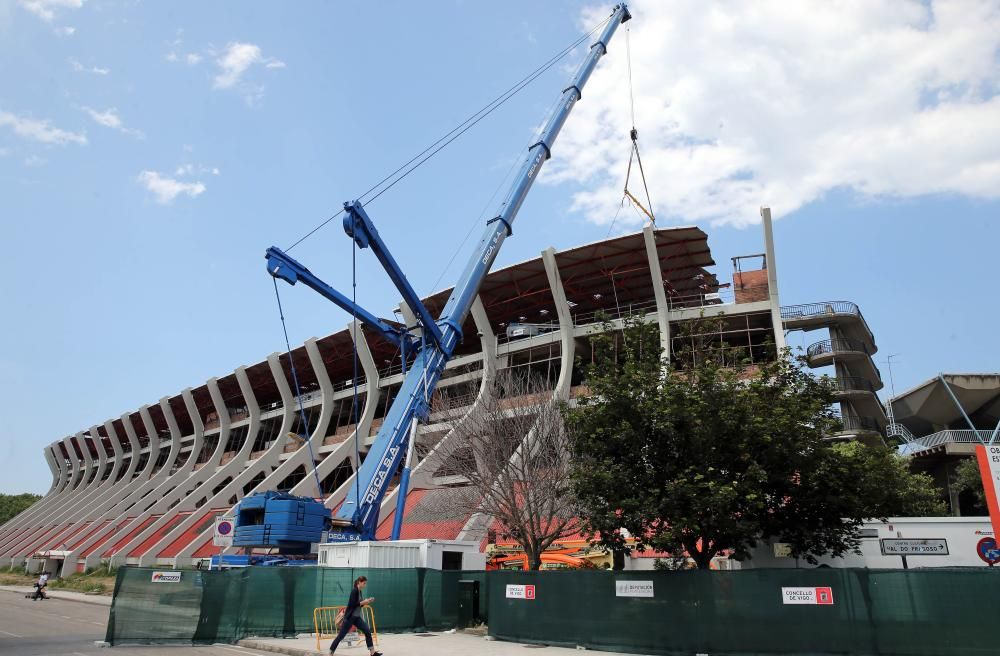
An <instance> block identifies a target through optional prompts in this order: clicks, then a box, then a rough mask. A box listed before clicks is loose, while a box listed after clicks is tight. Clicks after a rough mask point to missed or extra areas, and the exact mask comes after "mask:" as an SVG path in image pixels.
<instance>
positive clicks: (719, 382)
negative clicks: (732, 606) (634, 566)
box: [566, 319, 940, 568]
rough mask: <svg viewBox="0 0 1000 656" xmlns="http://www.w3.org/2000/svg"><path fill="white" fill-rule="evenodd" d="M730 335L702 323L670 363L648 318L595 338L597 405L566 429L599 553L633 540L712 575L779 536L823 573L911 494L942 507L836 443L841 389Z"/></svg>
mask: <svg viewBox="0 0 1000 656" xmlns="http://www.w3.org/2000/svg"><path fill="white" fill-rule="evenodd" d="M721 335H722V330H721V327H720V326H719V325H717V322H714V321H710V320H699V321H695V322H692V323H691V324H689V325H688V326H687V327H686V329H685V330H684V332H683V334H681V335H680V336H679V338H678V339H675V342H674V343H675V344H676V345H679V346H680V348H677V349H676V353H675V360H674V361H673V362H672V363H666V362H663V361H662V360H661V349H660V345H659V334H658V331H657V328H656V326H654V325H649V324H645V323H643V322H642V321H641V320H638V319H630V320H627V321H626V322H625V325H624V328H623V330H621V331H617V332H616V331H611V330H608V331H607V332H604V333H601V334H598V335H596V336H595V337H594V338H593V347H594V350H593V352H594V361H593V362H592V363H591V364H590V365H589V366H587V367H586V370H585V371H586V373H585V379H586V385H587V386H588V387H589V389H590V396H588V397H587V398H584V399H581V401H580V403H579V404H578V406H577V407H576V408H571V409H567V410H566V418H567V425H568V427H569V428H570V448H571V454H572V465H573V467H572V479H573V487H574V492H575V495H576V497H577V499H578V502H579V503H580V504H581V507H582V514H583V517H584V519H585V521H586V522H587V526H588V529H589V530H590V531H591V532H592V533H593V534H594V535H595V536H596V537H597V539H598V541H599V542H600V543H602V544H604V545H606V546H609V547H611V548H613V549H619V550H620V549H624V548H625V546H624V541H625V537H624V536H625V533H623V531H621V530H620V529H625V530H626V532H627V534H630V535H631V536H632V537H634V538H635V539H636V540H637V546H638V548H640V549H645V548H654V549H657V550H662V551H667V552H669V553H672V554H680V553H682V552H687V554H688V555H689V556H690V557H691V558H692V559H693V560H694V561H695V563H696V564H697V565H698V567H699V568H708V566H709V563H710V562H711V559H712V558H713V557H714V556H716V555H718V554H722V553H726V552H731V553H733V555H734V556H735V557H737V558H745V557H748V556H749V552H750V550H751V549H752V548H753V547H754V546H756V544H757V543H758V542H759V541H761V540H764V539H768V538H772V537H773V538H778V539H780V540H781V541H783V542H787V543H789V544H790V545H791V548H792V553H793V555H794V556H796V557H803V558H805V559H806V560H807V561H809V562H815V556H817V555H821V554H831V555H834V556H839V555H842V554H844V553H846V552H848V551H850V550H855V549H857V546H858V537H857V528H858V527H859V525H860V524H861V523H862V522H863V521H864V520H865V519H868V518H873V517H887V516H890V515H894V514H896V513H897V511H900V512H901V511H903V510H904V509H905V508H906V506H907V504H908V503H911V502H909V501H906V500H905V499H904V498H903V497H904V495H905V494H907V493H912V491H913V488H917V489H919V490H920V494H919V495H917V498H918V499H919V503H921V504H926V508H925V509H931V508H932V507H933V504H932V503H931V499H932V498H933V497H935V494H934V493H927V492H926V489H925V488H929V489H931V490H933V487H932V486H930V485H929V481H927V480H924V479H916V480H914V479H911V478H910V477H909V476H908V470H907V469H906V466H905V463H904V462H897V461H895V460H894V458H895V456H894V455H893V454H892V453H891V452H890V451H889V450H888V449H873V450H872V451H871V452H867V451H864V450H863V447H862V446H861V445H845V446H836V447H835V446H834V445H833V443H831V442H830V441H829V440H828V439H827V438H828V436H829V435H830V434H832V433H834V432H835V430H836V429H837V428H838V427H839V423H838V422H839V420H838V419H837V417H836V416H835V415H834V414H833V411H832V410H831V407H832V403H833V400H834V387H833V382H832V381H831V380H830V379H828V378H825V377H822V378H818V377H815V376H813V375H812V374H810V373H809V372H808V371H806V370H805V369H804V367H803V365H802V363H801V362H799V361H798V360H796V359H794V358H792V357H790V355H789V354H788V353H787V352H785V353H782V354H780V357H777V358H775V359H773V361H769V362H763V363H761V362H755V363H750V362H748V361H747V360H746V359H745V357H744V354H743V353H742V351H741V350H740V349H734V348H730V347H727V345H726V344H725V342H724V341H723V340H722V339H721ZM885 477H888V479H889V481H890V482H891V483H893V484H896V485H897V487H891V486H889V485H884V484H883V483H884V482H885V481H886V479H885ZM937 496H940V494H937ZM913 503H916V502H913Z"/></svg>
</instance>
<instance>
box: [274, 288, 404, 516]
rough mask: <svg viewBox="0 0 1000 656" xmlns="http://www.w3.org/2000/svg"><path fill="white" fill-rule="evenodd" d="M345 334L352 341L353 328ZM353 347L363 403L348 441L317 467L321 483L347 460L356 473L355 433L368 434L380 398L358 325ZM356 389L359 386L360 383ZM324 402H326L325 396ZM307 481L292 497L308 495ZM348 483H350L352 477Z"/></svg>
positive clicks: (371, 360) (333, 495) (369, 354)
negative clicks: (356, 355)
mask: <svg viewBox="0 0 1000 656" xmlns="http://www.w3.org/2000/svg"><path fill="white" fill-rule="evenodd" d="M401 307H405V304H403V305H401ZM347 331H348V334H349V335H351V338H352V339H354V338H355V333H354V330H353V328H352V324H347ZM355 347H356V348H357V351H358V362H359V363H360V364H361V370H362V371H363V372H364V377H365V378H364V381H365V382H364V387H365V404H364V406H363V407H362V409H361V416H360V417H359V418H358V425H357V426H356V427H355V430H354V431H353V432H352V433H351V434H350V435H348V436H347V439H345V440H344V441H343V442H341V443H339V444H337V445H336V446H335V447H334V449H333V450H332V451H330V452H329V453H327V454H326V455H325V457H323V460H322V461H321V462H320V463H319V465H317V470H318V472H319V477H320V480H322V479H324V478H326V477H327V476H328V475H329V474H330V472H332V471H333V470H334V469H336V468H337V467H338V466H340V463H342V462H344V460H345V459H350V461H351V466H352V467H353V469H354V470H355V471H356V470H357V468H358V462H357V459H356V458H355V451H354V436H355V434H358V435H368V434H369V433H370V432H371V426H372V420H373V419H374V417H375V410H376V408H377V407H378V399H379V397H380V390H379V374H378V366H377V365H376V363H375V358H374V357H373V356H372V352H371V349H370V348H369V347H368V341H367V339H366V338H365V333H364V329H363V327H362V326H361V324H360V323H359V324H358V325H357V341H356V342H355ZM323 369H324V372H325V371H326V367H325V365H324V366H323ZM327 375H328V374H327ZM358 386H359V387H361V383H360V381H359V385H358ZM331 390H332V388H331ZM324 403H326V399H325V397H324ZM337 403H338V402H337V401H334V400H333V395H332V394H331V396H330V407H331V412H332V410H333V408H334V407H336V404H337ZM327 426H328V429H327V431H326V432H324V438H323V439H325V435H326V433H329V424H328V425H327ZM322 443H323V440H322V439H320V440H319V441H318V444H319V445H320V447H317V448H321V447H322ZM310 478H311V477H307V478H306V479H304V480H302V481H300V482H299V483H298V484H297V485H296V486H295V487H294V488H292V494H308V493H309V490H310V489H311V487H315V483H313V484H312V485H311V486H310ZM350 480H353V476H352V477H351V479H350ZM341 488H343V490H344V492H343V494H342V495H341V496H340V497H339V498H337V494H338V493H339V492H340V491H341V490H340V489H339V488H338V489H337V490H332V491H331V495H330V497H327V498H325V499H324V502H325V503H326V505H327V506H330V505H331V504H330V501H329V499H330V498H337V500H336V501H334V502H333V503H334V504H336V503H339V502H340V500H341V499H342V498H343V497H344V496H346V490H347V489H349V487H344V485H342V486H341Z"/></svg>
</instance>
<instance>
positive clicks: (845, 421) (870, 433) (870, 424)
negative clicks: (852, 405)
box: [832, 416, 885, 445]
mask: <svg viewBox="0 0 1000 656" xmlns="http://www.w3.org/2000/svg"><path fill="white" fill-rule="evenodd" d="M837 419H838V420H839V421H840V423H841V425H842V426H843V428H842V429H841V430H839V431H837V432H836V433H834V434H833V436H832V439H843V438H846V437H855V438H856V439H857V440H858V441H860V442H864V443H865V444H869V445H875V444H879V445H884V444H885V441H884V440H883V439H882V436H883V433H882V426H881V424H880V423H879V421H878V420H877V419H875V418H874V417H855V416H847V417H837Z"/></svg>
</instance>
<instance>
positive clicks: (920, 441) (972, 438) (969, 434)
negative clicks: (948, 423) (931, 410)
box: [911, 429, 993, 453]
mask: <svg viewBox="0 0 1000 656" xmlns="http://www.w3.org/2000/svg"><path fill="white" fill-rule="evenodd" d="M992 435H993V432H992V431H988V430H977V431H974V430H968V429H967V430H943V431H938V432H937V433H932V434H930V435H925V436H923V437H917V438H914V439H913V441H912V443H911V444H912V445H913V446H914V447H917V448H916V449H915V450H917V451H922V450H924V449H930V448H933V447H935V446H940V445H942V444H948V443H949V442H950V443H952V444H983V443H985V442H989V441H990V437H991V436H992ZM911 453H912V451H911Z"/></svg>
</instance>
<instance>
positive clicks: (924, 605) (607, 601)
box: [107, 567, 1000, 656]
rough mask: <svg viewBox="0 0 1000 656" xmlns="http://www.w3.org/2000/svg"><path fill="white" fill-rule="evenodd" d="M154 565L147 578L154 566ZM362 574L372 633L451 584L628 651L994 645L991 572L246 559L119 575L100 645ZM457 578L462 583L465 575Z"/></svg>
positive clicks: (980, 650) (549, 631)
mask: <svg viewBox="0 0 1000 656" xmlns="http://www.w3.org/2000/svg"><path fill="white" fill-rule="evenodd" d="M158 575H159V576H158ZM361 575H365V576H367V577H368V587H367V588H366V589H365V595H367V596H373V597H375V602H374V606H375V609H376V612H377V613H378V630H379V632H380V633H383V632H386V633H393V632H404V631H425V630H438V629H450V628H453V627H455V626H456V625H457V623H458V621H459V596H460V593H459V591H460V587H461V585H462V584H460V583H459V582H460V581H467V580H476V581H478V582H479V590H480V595H479V616H480V618H481V619H483V620H486V621H487V623H488V626H489V629H488V630H489V634H490V635H491V636H494V637H496V638H499V639H502V640H513V641H519V642H526V643H535V644H545V645H556V646H567V647H583V648H588V649H602V650H608V651H621V652H629V653H642V654H698V653H703V654H713V655H718V654H731V655H734V656H735V655H749V654H758V655H760V654H850V655H854V654H856V655H859V656H860V655H862V654H864V655H891V656H971V655H985V654H997V653H1000V622H997V621H996V619H995V617H993V607H994V604H995V603H996V601H995V599H996V594H997V591H998V590H1000V568H997V569H994V568H986V567H983V568H943V569H910V570H874V569H831V568H818V569H750V570H742V571H681V572H663V571H649V572H634V571H633V572H610V571H578V570H576V571H546V572H518V571H494V572H482V571H475V572H466V571H437V570H427V569H346V568H345V569H339V568H281V567H276V568H267V567H262V568H247V569H234V570H228V571H200V570H183V571H173V570H165V571H161V570H155V569H146V568H132V567H123V568H121V569H120V570H119V571H118V579H117V582H116V584H115V596H114V600H113V602H112V607H111V615H110V618H109V623H108V631H107V641H108V642H110V643H111V644H128V643H178V644H192V643H213V642H235V641H236V640H239V639H242V638H244V637H248V636H275V637H292V636H294V635H296V634H299V633H312V632H313V631H314V623H313V620H314V616H313V612H314V610H315V609H316V608H318V607H327V606H339V605H342V604H344V603H346V602H347V599H348V596H349V594H350V590H351V584H352V583H353V581H354V580H355V579H356V578H357V577H358V576H361ZM465 585H467V584H465Z"/></svg>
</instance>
